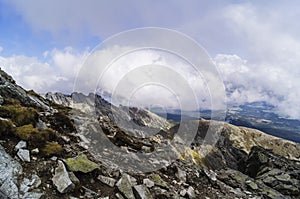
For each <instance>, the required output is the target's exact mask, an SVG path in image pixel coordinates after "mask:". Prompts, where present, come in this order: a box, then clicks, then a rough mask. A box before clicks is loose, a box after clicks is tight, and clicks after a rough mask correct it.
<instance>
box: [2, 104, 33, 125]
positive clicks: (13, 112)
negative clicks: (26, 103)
mask: <svg viewBox="0 0 300 199" xmlns="http://www.w3.org/2000/svg"><path fill="white" fill-rule="evenodd" d="M0 117H4V118H10V119H11V120H12V121H13V122H14V123H15V124H16V126H23V125H26V124H32V125H35V124H36V121H37V120H38V113H37V111H36V110H35V109H33V108H27V107H22V106H20V105H5V106H1V107H0Z"/></svg>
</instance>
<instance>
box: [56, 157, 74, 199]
mask: <svg viewBox="0 0 300 199" xmlns="http://www.w3.org/2000/svg"><path fill="white" fill-rule="evenodd" d="M52 181H53V184H54V185H55V187H56V189H57V190H58V191H59V192H60V193H67V192H69V191H71V190H72V189H74V187H75V185H74V184H73V182H72V181H71V180H70V177H69V174H68V172H67V170H66V167H65V165H64V163H63V162H62V161H60V160H59V161H58V167H57V168H56V169H55V175H54V177H53V178H52Z"/></svg>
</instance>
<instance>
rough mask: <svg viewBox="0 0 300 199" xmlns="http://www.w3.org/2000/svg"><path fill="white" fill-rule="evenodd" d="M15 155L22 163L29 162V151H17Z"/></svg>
mask: <svg viewBox="0 0 300 199" xmlns="http://www.w3.org/2000/svg"><path fill="white" fill-rule="evenodd" d="M17 155H18V157H19V158H20V159H21V160H22V161H23V162H30V152H29V150H27V149H19V151H18V153H17Z"/></svg>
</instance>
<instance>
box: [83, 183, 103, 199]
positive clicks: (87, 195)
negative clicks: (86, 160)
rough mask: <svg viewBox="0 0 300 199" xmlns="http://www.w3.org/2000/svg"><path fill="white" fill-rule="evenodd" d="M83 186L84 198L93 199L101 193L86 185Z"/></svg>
mask: <svg viewBox="0 0 300 199" xmlns="http://www.w3.org/2000/svg"><path fill="white" fill-rule="evenodd" d="M82 188H83V189H84V196H83V197H84V198H91V199H94V198H98V196H99V194H98V193H96V192H95V191H93V190H90V189H88V188H86V187H84V186H82Z"/></svg>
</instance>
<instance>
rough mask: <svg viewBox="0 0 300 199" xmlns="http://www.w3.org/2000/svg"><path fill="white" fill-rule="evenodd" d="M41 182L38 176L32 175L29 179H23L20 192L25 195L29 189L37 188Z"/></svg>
mask: <svg viewBox="0 0 300 199" xmlns="http://www.w3.org/2000/svg"><path fill="white" fill-rule="evenodd" d="M41 183H42V181H41V179H40V177H39V176H37V175H35V174H34V175H32V176H31V179H28V178H24V179H23V181H22V182H21V185H20V192H22V193H26V192H28V191H29V190H30V189H35V188H38V187H39V186H40V185H41Z"/></svg>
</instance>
